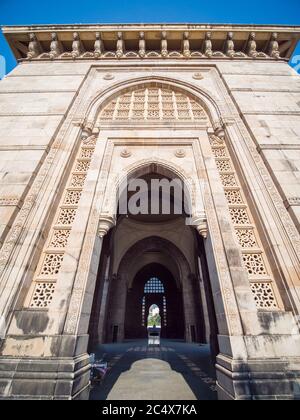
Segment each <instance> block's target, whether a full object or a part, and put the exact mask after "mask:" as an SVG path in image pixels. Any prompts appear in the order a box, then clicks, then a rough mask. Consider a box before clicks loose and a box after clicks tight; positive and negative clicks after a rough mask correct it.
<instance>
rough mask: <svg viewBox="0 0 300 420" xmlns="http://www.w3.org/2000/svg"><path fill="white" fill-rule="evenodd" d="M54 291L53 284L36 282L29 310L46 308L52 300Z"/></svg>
mask: <svg viewBox="0 0 300 420" xmlns="http://www.w3.org/2000/svg"><path fill="white" fill-rule="evenodd" d="M54 291H55V283H53V282H38V283H36V284H35V288H34V292H33V296H32V300H31V303H30V305H29V306H30V308H33V309H34V308H35V309H45V308H47V307H48V306H49V305H50V303H51V301H52V298H53V295H54Z"/></svg>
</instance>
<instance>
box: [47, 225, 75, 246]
mask: <svg viewBox="0 0 300 420" xmlns="http://www.w3.org/2000/svg"><path fill="white" fill-rule="evenodd" d="M70 233H71V230H70V229H56V230H54V232H53V235H52V238H51V241H50V244H49V247H50V248H65V247H66V246H67V244H68V239H69V236H70Z"/></svg>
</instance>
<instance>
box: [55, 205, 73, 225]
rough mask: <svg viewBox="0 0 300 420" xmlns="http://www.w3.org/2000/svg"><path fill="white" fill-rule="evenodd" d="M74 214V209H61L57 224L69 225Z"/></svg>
mask: <svg viewBox="0 0 300 420" xmlns="http://www.w3.org/2000/svg"><path fill="white" fill-rule="evenodd" d="M75 216H76V209H61V210H60V212H59V216H58V219H57V224H58V225H71V224H72V223H73V222H74V219H75Z"/></svg>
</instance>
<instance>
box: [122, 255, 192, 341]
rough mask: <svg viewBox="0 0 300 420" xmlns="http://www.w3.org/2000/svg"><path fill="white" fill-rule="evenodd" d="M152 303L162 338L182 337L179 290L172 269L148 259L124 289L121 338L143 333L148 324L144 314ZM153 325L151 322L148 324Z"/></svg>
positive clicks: (145, 332) (145, 331) (134, 336)
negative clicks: (125, 295) (122, 331)
mask: <svg viewBox="0 0 300 420" xmlns="http://www.w3.org/2000/svg"><path fill="white" fill-rule="evenodd" d="M153 306H156V307H157V308H158V311H159V312H158V314H159V316H160V325H158V323H157V322H155V317H154V316H153V318H152V322H150V324H153V322H154V323H155V325H156V327H160V329H161V337H162V338H170V339H175V338H177V339H184V315H183V300H182V290H181V289H180V288H179V287H178V285H177V284H176V281H175V279H174V277H173V275H172V273H171V272H170V271H169V270H168V269H167V268H165V267H164V266H163V265H161V264H158V263H152V264H149V265H147V266H145V267H143V268H142V269H141V270H140V271H139V272H138V273H137V274H136V276H135V278H134V280H133V282H132V285H131V287H130V288H129V289H128V293H127V303H126V315H125V338H127V339H137V338H146V337H147V327H148V326H150V324H149V318H148V315H150V309H151V308H152V307H153ZM151 326H153V325H151Z"/></svg>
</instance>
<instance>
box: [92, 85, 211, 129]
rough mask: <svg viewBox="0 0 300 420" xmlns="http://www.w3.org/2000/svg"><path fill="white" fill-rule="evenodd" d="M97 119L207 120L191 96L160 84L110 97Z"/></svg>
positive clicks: (205, 121) (199, 121)
mask: <svg viewBox="0 0 300 420" xmlns="http://www.w3.org/2000/svg"><path fill="white" fill-rule="evenodd" d="M100 120H101V121H109V120H114V121H124V120H130V121H132V120H142V121H144V120H151V121H153V120H166V121H167V120H179V121H184V120H186V121H197V122H198V123H202V122H203V124H206V123H207V122H208V120H207V115H206V113H205V111H204V109H203V108H202V107H201V105H200V104H198V103H197V102H196V101H195V100H194V99H192V98H190V97H188V96H186V95H182V94H180V93H175V92H173V91H171V90H166V89H160V88H149V89H138V90H135V91H133V92H130V93H126V94H123V95H121V96H120V97H119V98H118V101H116V100H115V99H113V100H112V101H111V102H110V103H109V104H108V105H106V107H105V108H104V109H103V110H102V111H101V113H100Z"/></svg>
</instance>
